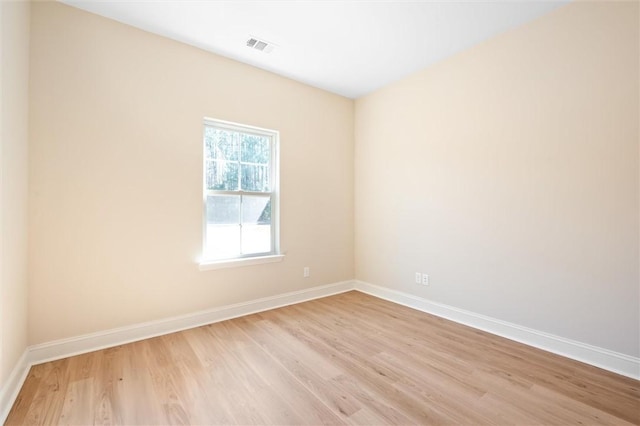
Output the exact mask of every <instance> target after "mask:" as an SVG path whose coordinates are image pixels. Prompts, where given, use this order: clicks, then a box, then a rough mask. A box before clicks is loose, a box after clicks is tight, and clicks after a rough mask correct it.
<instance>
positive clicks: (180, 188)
mask: <svg viewBox="0 0 640 426" xmlns="http://www.w3.org/2000/svg"><path fill="white" fill-rule="evenodd" d="M32 8H33V11H32V12H33V13H32V23H31V24H32V32H31V43H32V48H31V79H30V83H31V96H30V120H31V123H30V126H31V136H30V149H31V154H30V165H31V168H30V195H31V200H30V201H31V208H30V227H31V233H30V240H29V242H30V245H29V247H30V248H29V253H30V255H29V260H30V273H31V275H30V293H29V302H30V306H29V313H30V326H29V336H30V338H29V340H30V343H31V344H35V343H40V342H45V341H50V340H52V339H59V338H64V337H69V336H76V335H79V334H83V333H88V332H94V331H99V330H105V329H109V328H113V327H118V326H125V325H130V324H135V323H139V322H143V321H150V320H155V319H160V318H166V317H170V316H174V315H179V314H185V313H191V312H194V311H197V310H202V309H207V308H212V307H216V306H221V305H227V304H231V303H235V302H241V301H246V300H252V299H256V298H259V297H264V296H269V295H274V294H280V293H284V292H288V291H294V290H300V289H304V288H307V287H312V286H317V285H321V284H329V283H334V282H338V281H342V280H348V279H352V278H353V276H354V271H353V264H354V262H353V253H354V248H353V101H352V100H349V99H346V98H342V97H339V96H335V95H332V94H329V93H326V92H323V91H321V90H317V89H314V88H311V87H308V86H305V85H302V84H299V83H296V82H293V81H291V80H288V79H285V78H282V77H278V76H276V75H274V74H271V73H267V72H264V71H261V70H258V69H256V68H253V67H250V66H247V65H243V64H240V63H238V62H234V61H232V60H228V59H225V58H222V57H219V56H216V55H212V54H210V53H207V52H204V51H201V50H198V49H196V48H193V47H189V46H187V45H184V44H180V43H177V42H174V41H170V40H168V39H165V38H162V37H158V36H155V35H152V34H149V33H145V32H143V31H140V30H137V29H134V28H132V27H128V26H125V25H122V24H119V23H117V22H114V21H111V20H107V19H104V18H101V17H98V16H96V15H92V14H89V13H86V12H83V11H80V10H77V9H74V8H71V7H68V6H65V5H61V4H56V3H36V4H33V6H32ZM205 116H208V117H213V118H219V119H223V120H229V121H235V122H240V123H245V124H251V125H255V126H260V127H266V128H270V129H276V130H279V131H280V136H281V147H280V148H281V157H280V160H281V248H282V250H283V251H284V252H285V253H286V258H285V260H284V261H283V262H282V263H275V264H267V265H257V266H250V267H244V268H236V269H225V270H217V271H206V272H200V271H198V267H197V264H196V259H197V258H198V256H199V254H200V251H201V241H202V237H201V232H202V229H201V227H202V210H201V209H202V196H201V190H202V189H201V187H202V184H201V177H202V164H201V161H202V146H201V144H202V140H201V139H202V119H203V117H205ZM304 266H309V267H310V268H311V277H310V278H307V279H304V278H302V269H303V267H304Z"/></svg>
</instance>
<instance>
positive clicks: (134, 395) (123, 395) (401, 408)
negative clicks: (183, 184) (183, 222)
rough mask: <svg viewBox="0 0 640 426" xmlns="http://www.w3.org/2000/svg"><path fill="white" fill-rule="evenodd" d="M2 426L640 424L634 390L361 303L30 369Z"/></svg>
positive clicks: (215, 327)
mask: <svg viewBox="0 0 640 426" xmlns="http://www.w3.org/2000/svg"><path fill="white" fill-rule="evenodd" d="M6 424H7V425H32V424H33V425H37V424H65V425H66V424H68V425H71V424H75V425H78V424H81V425H84V424H124V425H143V424H144V425H164V424H224V425H230V424H242V425H248V424H260V425H263V424H264V425H270V424H271V425H275V424H278V425H282V424H313V425H317V424H327V425H328V424H331V425H333V424H335V425H339V424H350V425H378V424H379V425H382V424H388V425H397V424H474V425H476V424H477V425H481V424H487V425H489V424H495V425H508V424H513V425H521V424H526V425H534V424H544V425H568V424H589V425H607V424H608V425H610V424H616V425H640V382H638V381H637V380H633V379H630V378H627V377H622V376H619V375H617V374H614V373H611V372H608V371H604V370H601V369H599V368H596V367H593V366H589V365H585V364H582V363H580V362H576V361H572V360H569V359H567V358H563V357H561V356H558V355H554V354H550V353H548V352H544V351H541V350H538V349H535V348H531V347H528V346H526V345H523V344H520V343H517V342H513V341H510V340H508V339H504V338H501V337H498V336H495V335H491V334H488V333H484V332H482V331H479V330H476V329H473V328H470V327H465V326H462V325H460V324H456V323H453V322H450V321H447V320H444V319H442V318H438V317H434V316H432V315H428V314H425V313H423V312H419V311H416V310H413V309H410V308H406V307H403V306H399V305H396V304H393V303H390V302H386V301H383V300H380V299H377V298H375V297H372V296H368V295H365V294H362V293H358V292H348V293H344V294H340V295H336V296H331V297H327V298H324V299H318V300H314V301H311V302H306V303H302V304H298V305H292V306H288V307H284V308H280V309H275V310H271V311H266V312H262V313H259V314H254V315H249V316H246V317H242V318H237V319H234V320H229V321H223V322H220V323H216V324H211V325H207V326H203V327H198V328H194V329H191V330H185V331H182V332H179V333H173V334H169V335H166V336H160V337H156V338H152V339H147V340H143V341H140V342H135V343H131V344H128V345H121V346H117V347H114V348H110V349H105V350H101V351H96V352H92V353H89V354H84V355H78V356H75V357H71V358H67V359H63V360H59V361H54V362H48V363H44V364H41V365H36V366H33V367H32V368H31V370H30V372H29V374H28V377H27V379H26V381H25V383H24V385H23V387H22V389H21V391H20V394H19V395H18V398H17V399H16V401H15V404H14V406H13V408H12V410H11V412H10V413H9V417H8V418H7V421H6Z"/></svg>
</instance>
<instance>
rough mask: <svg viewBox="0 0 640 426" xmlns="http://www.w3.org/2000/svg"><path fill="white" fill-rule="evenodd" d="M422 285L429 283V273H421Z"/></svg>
mask: <svg viewBox="0 0 640 426" xmlns="http://www.w3.org/2000/svg"><path fill="white" fill-rule="evenodd" d="M422 285H429V275H427V274H422Z"/></svg>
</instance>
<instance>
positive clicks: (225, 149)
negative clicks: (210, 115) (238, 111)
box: [204, 127, 241, 161]
mask: <svg viewBox="0 0 640 426" xmlns="http://www.w3.org/2000/svg"><path fill="white" fill-rule="evenodd" d="M240 137H241V134H240V133H239V132H233V131H229V130H223V129H214V128H212V127H205V132H204V141H205V147H206V148H205V152H206V156H207V158H214V159H218V160H233V161H238V160H239V158H238V154H239V147H240Z"/></svg>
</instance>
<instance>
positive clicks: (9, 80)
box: [0, 1, 29, 393]
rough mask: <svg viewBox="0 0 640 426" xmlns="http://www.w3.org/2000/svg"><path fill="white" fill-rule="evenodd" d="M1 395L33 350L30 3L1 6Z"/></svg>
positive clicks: (3, 3) (7, 3)
mask: <svg viewBox="0 0 640 426" xmlns="http://www.w3.org/2000/svg"><path fill="white" fill-rule="evenodd" d="M0 32H1V35H0V40H1V43H0V44H1V45H0V56H1V57H2V60H1V62H2V70H1V71H0V79H1V80H2V82H1V88H0V100H1V101H0V218H1V219H0V393H2V390H3V389H2V388H3V384H4V383H5V381H6V379H7V378H8V376H9V374H10V373H11V371H12V370H13V368H14V367H15V365H16V363H17V361H18V359H19V358H20V356H21V355H22V353H23V352H24V350H25V349H26V347H27V167H28V165H27V145H28V144H27V138H28V123H27V115H28V114H27V113H28V109H27V98H28V75H29V3H26V2H4V1H3V2H0Z"/></svg>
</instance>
